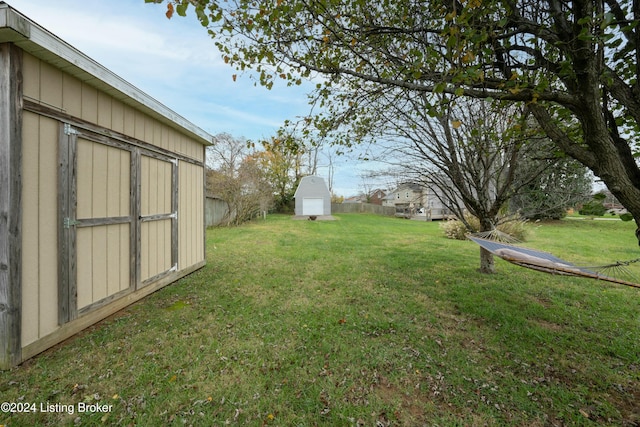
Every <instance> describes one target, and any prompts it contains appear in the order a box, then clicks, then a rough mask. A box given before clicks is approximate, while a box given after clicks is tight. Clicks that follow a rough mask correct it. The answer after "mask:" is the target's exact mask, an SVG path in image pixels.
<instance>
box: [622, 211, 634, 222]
mask: <svg viewBox="0 0 640 427" xmlns="http://www.w3.org/2000/svg"><path fill="white" fill-rule="evenodd" d="M620 219H621V220H623V221H631V220H632V219H633V215H631V214H630V213H629V212H625V213H623V214H621V215H620Z"/></svg>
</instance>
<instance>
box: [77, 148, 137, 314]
mask: <svg viewBox="0 0 640 427" xmlns="http://www.w3.org/2000/svg"><path fill="white" fill-rule="evenodd" d="M77 157H78V160H77V166H76V168H77V184H76V186H77V213H76V215H77V218H78V219H80V220H82V219H92V218H109V217H126V216H129V214H130V207H129V192H130V164H131V153H130V152H128V151H126V150H122V149H120V148H117V147H111V146H107V145H104V144H101V143H97V142H94V141H90V140H88V139H85V138H82V137H80V138H78V139H77ZM129 230H130V225H129V224H109V225H101V226H89V227H81V228H78V229H77V251H76V253H77V257H78V263H77V264H78V273H77V292H78V310H81V309H82V308H84V307H87V306H89V305H91V304H95V303H96V302H98V301H101V300H103V299H104V298H106V297H109V296H111V295H114V294H116V293H118V292H120V291H121V290H124V289H127V288H128V287H129V284H130V281H129V271H130V270H129V268H130V265H129V262H128V259H129V234H128V231H129ZM123 260H124V261H123Z"/></svg>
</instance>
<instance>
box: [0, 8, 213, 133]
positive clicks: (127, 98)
mask: <svg viewBox="0 0 640 427" xmlns="http://www.w3.org/2000/svg"><path fill="white" fill-rule="evenodd" d="M5 42H9V43H14V44H15V45H16V46H18V47H20V48H21V49H23V50H24V51H25V52H28V53H29V54H31V55H33V56H35V57H36V58H39V59H41V60H43V61H45V62H47V63H49V64H51V65H53V66H55V67H57V68H58V69H60V70H62V71H64V72H65V73H67V74H69V75H71V76H73V77H75V78H77V79H79V80H80V81H82V82H84V83H87V84H88V85H91V86H93V87H95V88H97V89H99V90H100V91H102V92H104V93H106V94H108V95H110V96H112V97H113V98H115V99H117V100H119V101H122V102H123V103H125V104H127V105H130V106H131V107H133V108H135V109H137V110H140V111H142V112H144V113H146V114H148V115H149V116H151V117H153V118H155V119H157V120H159V121H160V122H162V123H165V124H167V125H168V126H170V127H172V128H174V129H176V130H178V131H179V132H181V133H184V134H186V135H188V136H190V137H191V138H194V139H195V140H197V141H198V142H200V143H202V144H204V145H211V144H212V142H213V137H212V136H211V135H210V134H209V133H207V132H206V131H204V130H202V129H201V128H199V127H198V126H196V125H195V124H193V123H191V122H190V121H188V120H187V119H185V118H184V117H182V116H180V115H179V114H177V113H176V112H174V111H173V110H171V109H170V108H168V107H167V106H165V105H164V104H162V103H160V102H159V101H158V100H156V99H154V98H153V97H151V96H149V95H148V94H146V93H144V92H143V91H141V90H140V89H138V88H137V87H135V86H133V85H132V84H131V83H129V82H127V81H126V80H124V79H123V78H121V77H119V76H118V75H116V74H115V73H113V72H112V71H110V70H108V69H107V68H105V67H104V66H102V65H100V64H99V63H97V62H96V61H94V60H93V59H91V58H89V57H88V56H87V55H85V54H83V53H82V52H80V51H79V50H77V49H76V48H74V47H73V46H71V45H70V44H68V43H67V42H65V41H64V40H62V39H60V38H59V37H57V36H55V35H54V34H52V33H51V32H49V31H47V30H46V29H44V28H43V27H41V26H40V25H38V24H36V23H35V22H33V21H32V20H30V19H29V18H27V17H26V16H24V15H23V14H21V13H20V12H18V11H17V10H16V9H14V8H12V7H11V6H10V5H8V4H7V3H5V2H3V1H0V43H5Z"/></svg>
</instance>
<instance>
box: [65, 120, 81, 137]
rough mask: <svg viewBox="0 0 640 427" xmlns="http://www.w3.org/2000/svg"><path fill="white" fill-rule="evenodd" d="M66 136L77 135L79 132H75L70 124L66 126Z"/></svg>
mask: <svg viewBox="0 0 640 427" xmlns="http://www.w3.org/2000/svg"><path fill="white" fill-rule="evenodd" d="M64 134H65V135H77V134H78V131H77V130H75V129H74V128H73V127H72V126H71V125H70V124H69V123H65V124H64Z"/></svg>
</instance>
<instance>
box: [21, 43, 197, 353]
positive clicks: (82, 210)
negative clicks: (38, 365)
mask: <svg viewBox="0 0 640 427" xmlns="http://www.w3.org/2000/svg"><path fill="white" fill-rule="evenodd" d="M22 64H23V77H24V85H23V94H24V97H25V98H26V99H29V100H32V101H35V102H42V104H43V105H46V106H47V108H51V109H57V110H59V111H60V112H61V114H66V115H69V116H71V117H76V118H78V119H79V120H83V121H86V122H88V123H91V124H95V125H99V126H103V127H104V128H106V129H110V130H113V131H114V132H117V133H120V134H122V135H123V136H124V137H125V139H126V138H134V139H137V140H139V141H141V142H143V143H146V144H151V145H154V146H157V147H160V148H162V149H164V150H168V151H170V152H175V153H176V154H179V155H182V156H187V157H189V158H191V159H193V160H195V161H197V162H204V149H203V147H202V144H200V143H199V142H197V141H194V140H192V139H190V138H189V137H187V136H185V135H183V134H181V133H180V132H179V131H177V130H176V129H174V128H172V127H170V126H168V125H166V124H164V123H160V122H158V121H156V120H154V119H152V118H151V117H149V116H147V115H146V114H144V113H142V112H139V111H137V110H135V109H134V108H133V107H131V106H129V105H126V104H124V103H123V102H122V101H118V100H115V99H113V98H112V97H110V96H109V95H106V94H104V93H101V92H99V91H98V90H97V89H96V88H94V87H92V86H90V85H88V84H86V83H83V82H81V81H79V80H78V79H76V78H75V77H72V76H69V75H67V74H65V73H64V72H61V71H60V70H58V69H56V68H55V67H53V66H51V65H49V64H47V63H45V62H43V61H41V60H39V59H37V58H35V57H34V56H32V55H30V54H28V53H24V54H23V61H22ZM22 114H23V123H22V126H21V131H22V139H23V145H22V157H21V159H22V160H21V165H20V167H21V169H22V170H23V171H25V172H24V173H22V177H21V179H22V189H21V193H20V194H21V198H22V208H23V209H22V212H21V216H20V220H21V222H22V233H21V235H20V238H21V241H20V243H19V244H20V248H21V249H22V256H21V262H20V266H21V267H20V274H21V275H22V278H21V283H22V286H21V294H20V297H19V299H20V302H21V315H20V321H21V324H20V325H19V330H20V334H18V335H20V338H19V340H20V342H19V344H21V346H22V348H23V349H24V348H25V347H27V348H28V350H23V351H27V352H28V353H30V355H33V354H34V353H32V351H33V350H32V349H34V348H38V347H39V346H42V345H44V344H42V343H43V342H50V341H51V340H56V339H57V340H58V341H59V340H61V339H64V338H65V337H66V336H68V335H65V334H68V333H69V332H68V331H70V330H73V327H72V328H68V327H66V326H65V327H64V328H61V326H60V323H59V317H58V316H59V314H60V312H61V308H60V307H61V305H60V303H59V301H58V299H59V295H58V292H59V285H58V277H59V276H58V275H59V274H60V272H59V269H60V268H59V266H58V260H59V259H62V258H64V257H63V256H62V255H63V254H62V253H60V254H59V253H58V252H59V248H60V240H59V237H58V236H59V234H58V233H59V230H61V229H62V228H61V227H62V223H63V218H61V217H59V215H58V209H59V191H67V192H69V189H65V188H63V187H61V186H60V179H59V178H58V174H59V171H58V169H59V164H58V163H59V155H58V152H57V150H58V148H59V139H60V121H58V120H55V119H51V118H48V117H46V116H45V115H38V114H36V113H32V112H29V111H24V112H23V113H22ZM122 140H123V139H121V141H122ZM144 152H145V150H144V149H140V148H139V147H135V146H132V148H131V151H127V150H123V149H121V148H117V147H115V146H111V145H105V144H100V143H96V142H93V141H89V140H86V139H83V138H82V137H78V138H77V153H76V152H75V149H74V158H76V156H77V163H76V165H75V167H76V170H75V172H76V174H77V182H76V187H75V193H74V195H73V197H71V196H69V197H70V200H71V201H73V204H74V207H75V208H74V211H73V213H75V214H76V218H77V219H79V220H82V219H87V220H90V219H96V218H115V217H130V218H134V219H133V221H132V222H131V223H128V222H125V223H122V222H119V223H114V224H106V225H91V224H88V223H87V224H85V225H84V226H78V227H76V228H75V229H74V227H72V229H74V232H73V236H74V239H75V241H74V242H73V243H71V244H74V245H75V246H74V247H75V254H76V258H74V260H76V261H77V263H76V262H75V261H74V265H73V268H72V269H71V270H70V271H73V276H74V278H75V284H76V286H77V288H74V289H71V290H70V291H71V292H73V293H74V295H75V294H76V292H77V300H74V303H73V305H74V310H81V309H82V308H84V307H88V309H87V310H85V311H84V312H81V313H79V316H78V317H86V316H85V314H86V315H87V316H90V313H91V312H92V311H94V308H95V307H93V305H96V303H100V301H101V300H103V303H104V301H109V298H110V297H111V296H113V295H115V294H118V293H119V292H122V291H126V290H129V289H130V290H132V291H135V286H136V285H137V284H140V283H141V282H142V281H144V280H145V279H149V280H148V282H150V283H145V286H147V285H151V283H155V281H156V280H158V282H159V283H160V282H164V283H165V284H166V282H165V281H166V279H167V278H163V279H158V277H159V276H161V275H162V274H163V273H166V272H167V271H169V270H170V269H171V268H172V267H173V265H174V263H177V264H178V269H179V270H183V271H193V266H196V267H198V266H201V265H202V263H203V260H204V233H203V227H204V223H203V221H204V205H203V201H204V194H203V172H202V171H203V168H202V166H201V165H197V164H193V163H191V162H187V161H180V162H179V163H178V165H177V166H176V165H175V164H174V163H172V162H170V161H165V160H162V156H159V157H160V158H156V157H158V156H156V157H153V156H151V157H150V156H146V155H144ZM141 153H142V154H141ZM143 163H144V164H143ZM136 182H139V183H140V187H139V188H137V189H136V188H135V187H132V186H133V184H134V183H136ZM59 187H60V188H59ZM176 187H177V191H176ZM132 188H133V190H134V191H132ZM136 192H139V193H140V194H139V197H140V199H139V203H140V205H139V206H138V205H137V203H138V201H137V200H136V198H135V197H136V196H134V193H136ZM176 198H177V199H176ZM75 200H77V206H76V204H75ZM76 209H77V210H76ZM176 210H178V216H177V219H176V218H161V219H155V220H150V221H147V222H144V221H143V222H142V223H140V222H139V221H138V220H137V215H164V214H169V213H172V212H175V211H176ZM134 214H135V217H134ZM60 235H62V233H61V234H60ZM63 247H64V246H63ZM65 253H66V252H65ZM138 255H140V257H137V256H138ZM141 259H143V261H144V262H142V263H141V261H140V260H141ZM181 274H184V273H180V272H177V273H176V275H177V276H179V275H181ZM151 279H152V280H151ZM149 288H151V286H147V287H146V289H149ZM147 292H148V291H147ZM103 303H102V304H103ZM76 304H77V306H76ZM67 305H68V304H67ZM99 306H100V305H99V304H98V305H96V307H99ZM76 315H78V313H76ZM74 319H75V320H74ZM66 321H67V322H68V321H72V323H73V324H74V325H75V324H78V322H80V323H82V322H86V319H85V320H83V319H82V318H75V316H73V317H71V318H67V320H66ZM53 336H55V337H56V338H52V337H53Z"/></svg>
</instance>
